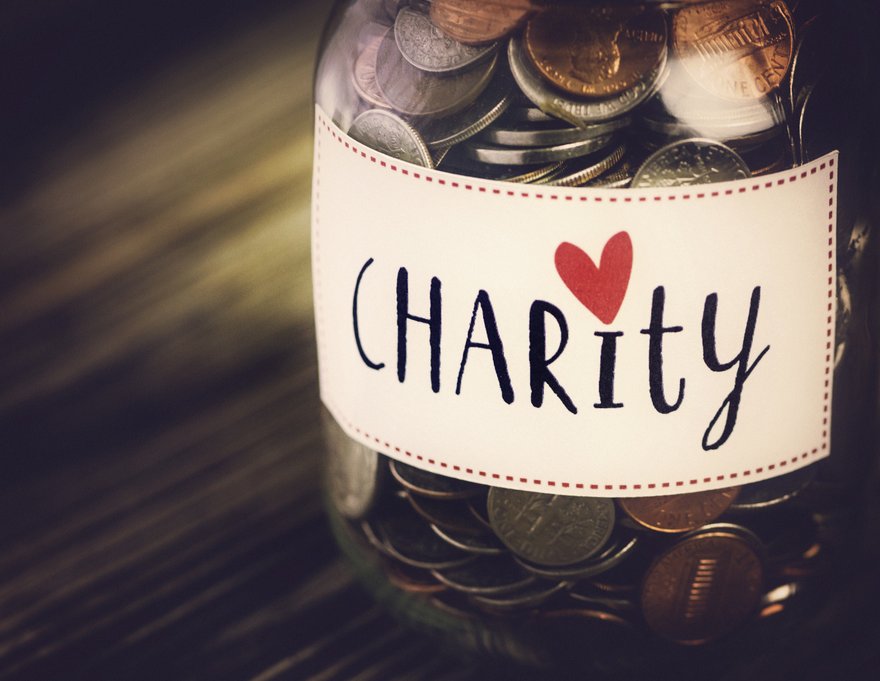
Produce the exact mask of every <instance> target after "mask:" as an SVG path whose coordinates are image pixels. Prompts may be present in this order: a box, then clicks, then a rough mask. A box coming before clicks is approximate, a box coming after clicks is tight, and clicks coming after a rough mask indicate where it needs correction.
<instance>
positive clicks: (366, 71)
mask: <svg viewBox="0 0 880 681" xmlns="http://www.w3.org/2000/svg"><path fill="white" fill-rule="evenodd" d="M382 40H383V36H377V37H375V38H373V39H372V40H370V42H368V43H367V46H366V47H364V49H363V51H362V52H361V53H360V54H359V55H358V57H357V59H355V62H354V69H353V70H352V73H351V83H352V85H353V86H354V89H355V91H356V92H357V93H358V96H359V97H360V98H361V99H363V100H364V101H365V102H367V103H368V104H371V105H372V106H378V107H380V108H383V109H390V108H391V105H390V104H389V103H388V102H386V101H385V97H384V96H382V92H381V90H379V85H378V84H377V83H376V57H377V55H378V54H379V44H380V43H381V42H382Z"/></svg>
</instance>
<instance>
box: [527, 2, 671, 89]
mask: <svg viewBox="0 0 880 681" xmlns="http://www.w3.org/2000/svg"><path fill="white" fill-rule="evenodd" d="M523 41H524V44H525V48H526V53H527V54H528V56H529V58H530V59H531V63H532V65H533V66H534V67H535V68H536V69H537V70H538V71H539V72H540V73H541V75H543V76H544V77H545V78H547V79H548V80H549V81H550V82H551V83H553V85H555V86H556V87H558V88H561V89H562V90H563V91H565V92H567V93H568V94H570V95H574V96H576V97H610V96H612V95H618V94H620V93H621V92H624V91H626V90H629V89H630V88H633V87H635V86H636V85H637V84H638V83H640V82H642V81H644V80H645V79H646V78H648V77H649V75H650V74H651V72H652V71H654V69H656V68H657V66H658V65H659V64H660V61H661V59H662V58H663V55H664V54H665V52H666V20H665V18H664V16H663V13H662V12H660V11H659V10H656V9H643V8H633V7H611V6H609V5H602V6H598V7H590V6H586V7H585V6H557V7H550V8H548V9H546V10H544V11H542V12H539V13H538V14H537V15H535V16H534V17H533V18H532V19H531V20H529V22H528V24H526V30H525V33H524V36H523Z"/></svg>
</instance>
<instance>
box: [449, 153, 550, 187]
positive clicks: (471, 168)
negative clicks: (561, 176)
mask: <svg viewBox="0 0 880 681" xmlns="http://www.w3.org/2000/svg"><path fill="white" fill-rule="evenodd" d="M563 165H564V161H555V162H554V163H539V164H537V165H529V166H519V165H517V166H507V165H497V164H492V163H482V162H480V161H475V160H473V159H472V158H469V157H467V156H465V155H464V153H463V152H462V150H461V147H454V148H453V149H452V150H451V151H450V153H449V155H448V157H447V159H445V163H444V167H443V169H444V170H449V171H450V172H454V173H458V174H459V175H470V176H471V177H481V178H483V179H486V180H500V181H503V182H516V183H517V184H530V183H532V182H535V181H537V180H539V179H541V178H542V177H547V176H548V175H552V174H553V173H555V172H556V171H558V170H559V169H560V168H562V166H563Z"/></svg>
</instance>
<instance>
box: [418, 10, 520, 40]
mask: <svg viewBox="0 0 880 681" xmlns="http://www.w3.org/2000/svg"><path fill="white" fill-rule="evenodd" d="M530 11H531V2H529V0H434V1H433V2H432V3H431V21H433V22H434V24H435V25H436V26H437V27H438V28H439V29H440V30H441V31H443V32H444V33H445V34H446V35H448V36H451V37H453V38H455V39H456V40H458V41H459V42H462V43H464V44H466V45H481V44H483V43H491V42H495V41H496V40H500V39H501V38H504V37H505V36H506V35H508V34H509V33H511V32H512V31H513V30H514V29H515V28H517V27H518V26H519V25H520V23H522V21H523V20H524V19H525V18H526V17H527V16H528V14H529V12H530Z"/></svg>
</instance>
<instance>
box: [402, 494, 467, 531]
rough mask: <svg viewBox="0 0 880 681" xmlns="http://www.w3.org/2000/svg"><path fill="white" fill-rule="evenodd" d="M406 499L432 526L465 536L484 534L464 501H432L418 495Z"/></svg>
mask: <svg viewBox="0 0 880 681" xmlns="http://www.w3.org/2000/svg"><path fill="white" fill-rule="evenodd" d="M406 497H407V501H409V503H410V505H411V506H412V507H413V509H414V510H415V512H416V513H418V514H419V515H420V516H422V517H423V518H424V519H425V520H427V521H428V522H429V523H430V524H432V525H436V526H438V527H441V528H444V529H447V530H452V531H453V532H459V533H464V534H478V533H480V532H482V528H480V527H479V526H477V525H476V524H475V523H474V518H473V516H472V515H471V513H470V510H469V509H468V506H467V504H465V503H464V502H462V501H445V500H440V499H432V498H431V497H424V496H419V495H417V494H407V495H406Z"/></svg>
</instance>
